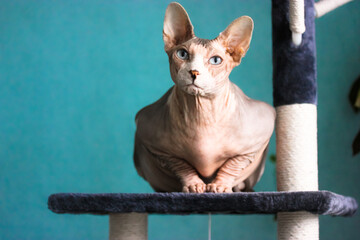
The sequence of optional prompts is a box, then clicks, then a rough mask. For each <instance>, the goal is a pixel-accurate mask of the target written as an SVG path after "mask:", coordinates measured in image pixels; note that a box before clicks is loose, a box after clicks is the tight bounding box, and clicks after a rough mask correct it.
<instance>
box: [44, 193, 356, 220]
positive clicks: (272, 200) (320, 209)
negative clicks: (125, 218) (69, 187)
mask: <svg viewBox="0 0 360 240" xmlns="http://www.w3.org/2000/svg"><path fill="white" fill-rule="evenodd" d="M48 207H49V209H50V210H51V211H53V212H55V213H75V214H79V213H90V214H109V213H129V212H139V213H157V214H192V213H233V214H256V213H261V214H272V213H277V212H293V211H308V212H312V213H317V214H323V215H333V216H352V215H354V214H355V212H356V210H357V207H358V205H357V202H356V200H355V199H354V198H351V197H346V196H342V195H338V194H335V193H332V192H328V191H317V192H316V191H315V192H256V193H224V194H219V193H203V194H189V193H105V194H84V193H57V194H53V195H51V196H50V197H49V199H48Z"/></svg>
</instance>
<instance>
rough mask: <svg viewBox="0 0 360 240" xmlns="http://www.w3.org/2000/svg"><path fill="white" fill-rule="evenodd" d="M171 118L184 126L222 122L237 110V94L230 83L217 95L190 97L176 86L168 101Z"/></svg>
mask: <svg viewBox="0 0 360 240" xmlns="http://www.w3.org/2000/svg"><path fill="white" fill-rule="evenodd" d="M168 104H169V107H170V116H171V119H172V121H174V123H177V124H179V125H182V126H195V127H196V126H207V125H211V124H214V123H216V122H219V121H221V120H222V119H223V118H224V113H225V112H226V115H229V114H231V112H233V111H234V109H236V106H235V105H236V104H237V101H235V93H234V89H233V86H232V84H231V82H230V81H228V84H227V85H225V86H224V87H223V88H222V89H221V90H220V91H219V92H218V93H217V94H216V95H214V96H211V97H205V96H200V95H190V94H188V93H186V92H184V91H182V90H181V89H179V88H178V87H177V86H176V85H175V86H174V88H173V90H172V93H171V96H170V97H169V101H168Z"/></svg>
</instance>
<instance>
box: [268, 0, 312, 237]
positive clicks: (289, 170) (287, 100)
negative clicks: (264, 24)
mask: <svg viewBox="0 0 360 240" xmlns="http://www.w3.org/2000/svg"><path fill="white" fill-rule="evenodd" d="M295 2H298V1H292V0H286V1H283V0H272V25H273V87H274V106H275V107H276V112H277V120H276V145H277V146H276V155H277V164H276V165H277V166H276V167H277V188H278V191H307V190H309V191H317V190H318V171H317V107H316V104H317V86H316V57H315V54H316V53H315V52H316V47H315V23H314V19H315V14H314V13H315V12H314V1H313V0H305V1H302V4H303V5H302V6H299V5H298V6H297V7H296V8H297V10H300V11H298V12H300V15H302V16H305V21H304V20H302V21H301V22H302V23H304V24H305V25H304V26H300V25H301V24H300V22H299V24H300V25H299V26H300V28H295V27H296V26H295V25H294V24H293V23H294V19H295V18H294V16H295V17H296V19H297V20H296V21H298V20H299V19H300V17H301V16H300V15H299V14H298V15H296V14H295V15H294V9H293V8H294V6H293V5H294V3H295ZM304 4H305V5H304ZM300 5H301V3H300ZM304 6H305V7H304ZM300 8H301V9H303V10H305V11H303V12H302V13H301V9H300ZM296 21H295V22H296ZM299 21H300V20H299ZM305 26H306V31H305ZM290 29H291V30H290ZM302 30H304V31H305V32H304V34H303V35H302V44H301V45H300V46H297V45H296V44H294V43H293V32H292V31H298V32H301V31H302ZM278 239H286V240H290V239H291V240H293V239H294V240H295V239H307V240H312V239H319V219H318V216H317V215H315V214H311V213H308V212H283V213H279V214H278Z"/></svg>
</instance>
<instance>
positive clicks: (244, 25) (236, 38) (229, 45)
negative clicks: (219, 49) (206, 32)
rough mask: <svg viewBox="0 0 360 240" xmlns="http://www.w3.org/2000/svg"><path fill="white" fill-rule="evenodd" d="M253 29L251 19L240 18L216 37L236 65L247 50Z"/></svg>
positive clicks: (246, 17)
mask: <svg viewBox="0 0 360 240" xmlns="http://www.w3.org/2000/svg"><path fill="white" fill-rule="evenodd" d="M253 29H254V22H253V20H252V19H251V17H248V16H242V17H240V18H238V19H235V20H234V21H233V22H232V23H231V24H230V25H229V26H228V27H227V28H226V29H225V31H223V32H222V33H220V35H219V36H218V37H217V39H219V40H220V42H221V43H222V44H223V46H224V47H225V48H226V51H227V52H228V53H229V54H230V55H231V56H232V58H233V60H234V62H235V63H236V64H240V61H241V58H242V57H244V56H245V53H246V52H247V50H248V49H249V46H250V41H251V36H252V32H253Z"/></svg>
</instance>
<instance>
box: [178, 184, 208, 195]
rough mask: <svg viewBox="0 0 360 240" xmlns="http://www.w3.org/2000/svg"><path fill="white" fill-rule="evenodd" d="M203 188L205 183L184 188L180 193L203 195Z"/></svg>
mask: <svg viewBox="0 0 360 240" xmlns="http://www.w3.org/2000/svg"><path fill="white" fill-rule="evenodd" d="M205 188H206V184H205V183H195V184H189V185H186V186H184V187H183V189H182V191H183V192H185V193H203V192H205Z"/></svg>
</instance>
